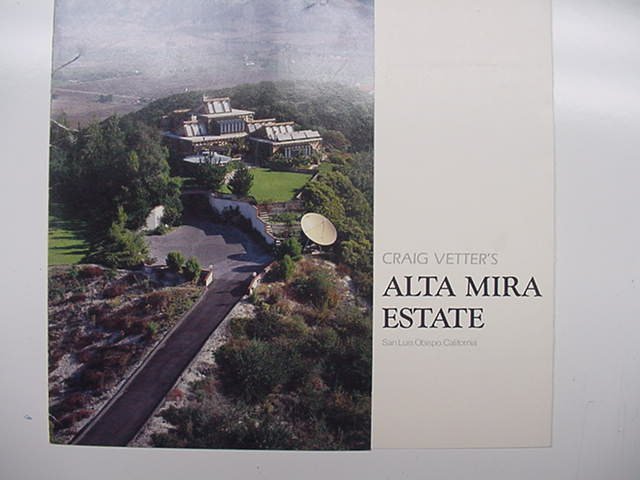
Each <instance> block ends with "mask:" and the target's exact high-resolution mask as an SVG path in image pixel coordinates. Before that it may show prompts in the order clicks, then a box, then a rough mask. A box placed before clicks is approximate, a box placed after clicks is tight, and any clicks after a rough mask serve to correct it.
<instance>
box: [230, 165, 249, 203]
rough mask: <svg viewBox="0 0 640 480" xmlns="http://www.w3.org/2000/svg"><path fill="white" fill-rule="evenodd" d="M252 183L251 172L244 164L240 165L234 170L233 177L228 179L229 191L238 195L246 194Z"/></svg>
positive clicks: (243, 195)
mask: <svg viewBox="0 0 640 480" xmlns="http://www.w3.org/2000/svg"><path fill="white" fill-rule="evenodd" d="M252 185H253V173H251V172H250V171H249V169H248V168H247V167H246V165H242V166H240V168H238V169H237V170H236V171H235V173H234V175H233V178H232V179H231V180H230V181H229V188H230V189H231V192H233V194H234V195H238V196H239V197H245V196H247V194H248V193H249V190H251V186H252Z"/></svg>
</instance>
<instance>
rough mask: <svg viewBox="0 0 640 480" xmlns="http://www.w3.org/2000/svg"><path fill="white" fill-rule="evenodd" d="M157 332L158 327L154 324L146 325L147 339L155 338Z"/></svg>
mask: <svg viewBox="0 0 640 480" xmlns="http://www.w3.org/2000/svg"><path fill="white" fill-rule="evenodd" d="M158 330H159V326H158V324H157V323H156V322H149V323H148V324H147V332H146V333H147V337H149V338H155V336H156V335H157V334H158Z"/></svg>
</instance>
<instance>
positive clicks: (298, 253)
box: [277, 238, 302, 261]
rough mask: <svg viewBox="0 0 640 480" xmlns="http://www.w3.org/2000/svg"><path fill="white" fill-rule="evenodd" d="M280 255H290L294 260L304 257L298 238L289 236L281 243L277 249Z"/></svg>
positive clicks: (281, 256) (282, 256)
mask: <svg viewBox="0 0 640 480" xmlns="http://www.w3.org/2000/svg"><path fill="white" fill-rule="evenodd" d="M277 254H278V257H280V258H284V256H285V255H289V257H291V259H292V260H296V261H297V260H299V259H300V258H301V257H302V245H300V242H299V241H298V239H297V238H287V239H286V240H285V241H284V242H282V243H281V244H280V246H279V247H278V251H277Z"/></svg>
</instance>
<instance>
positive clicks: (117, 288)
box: [102, 283, 127, 298]
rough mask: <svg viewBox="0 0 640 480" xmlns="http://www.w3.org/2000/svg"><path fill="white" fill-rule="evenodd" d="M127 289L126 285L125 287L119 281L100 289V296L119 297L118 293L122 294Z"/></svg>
mask: <svg viewBox="0 0 640 480" xmlns="http://www.w3.org/2000/svg"><path fill="white" fill-rule="evenodd" d="M126 289H127V287H125V286H124V285H122V284H121V283H114V284H112V285H109V286H107V287H106V288H105V289H104V290H103V291H102V296H103V297H104V298H115V297H119V296H120V295H122V294H123V293H124V292H125V290H126Z"/></svg>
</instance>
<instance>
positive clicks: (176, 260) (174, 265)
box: [165, 252, 184, 273]
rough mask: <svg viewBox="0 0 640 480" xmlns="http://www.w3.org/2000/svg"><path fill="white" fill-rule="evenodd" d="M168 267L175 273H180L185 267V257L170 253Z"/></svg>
mask: <svg viewBox="0 0 640 480" xmlns="http://www.w3.org/2000/svg"><path fill="white" fill-rule="evenodd" d="M165 263H166V264H167V267H169V270H171V271H172V272H174V273H180V271H181V270H182V266H183V265H184V255H182V253H180V252H169V254H168V255H167V258H166V260H165Z"/></svg>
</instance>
